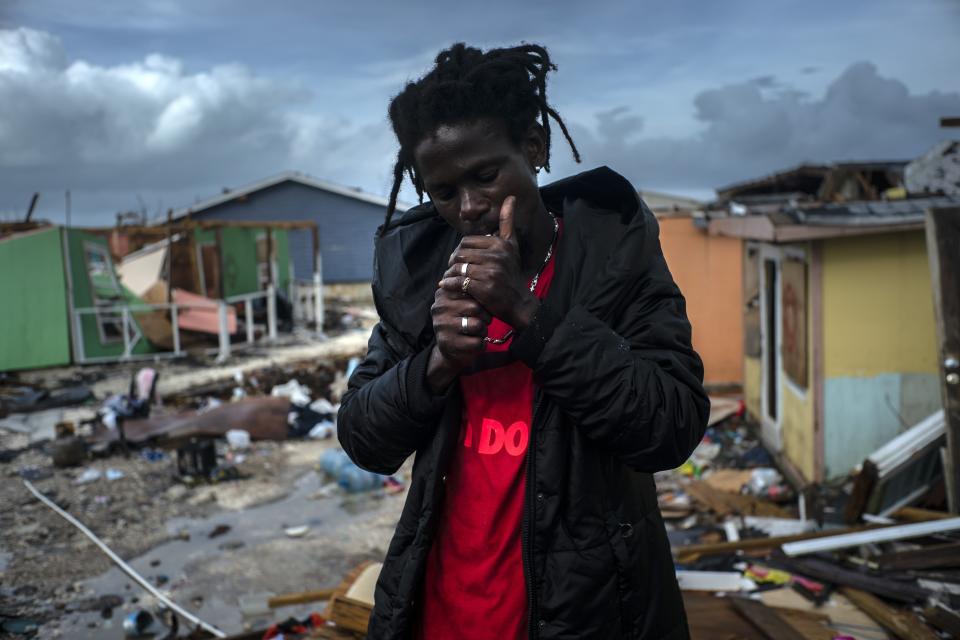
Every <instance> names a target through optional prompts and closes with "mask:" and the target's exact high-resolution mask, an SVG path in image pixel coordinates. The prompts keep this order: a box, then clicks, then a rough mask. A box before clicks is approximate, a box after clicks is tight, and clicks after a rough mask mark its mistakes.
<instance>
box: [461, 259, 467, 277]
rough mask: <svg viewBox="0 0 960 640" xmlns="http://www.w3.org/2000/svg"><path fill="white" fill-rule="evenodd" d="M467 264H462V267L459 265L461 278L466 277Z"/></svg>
mask: <svg viewBox="0 0 960 640" xmlns="http://www.w3.org/2000/svg"><path fill="white" fill-rule="evenodd" d="M468 264H469V263H468V262H464V263H463V264H462V265H460V275H462V276H465V275H467V265H468Z"/></svg>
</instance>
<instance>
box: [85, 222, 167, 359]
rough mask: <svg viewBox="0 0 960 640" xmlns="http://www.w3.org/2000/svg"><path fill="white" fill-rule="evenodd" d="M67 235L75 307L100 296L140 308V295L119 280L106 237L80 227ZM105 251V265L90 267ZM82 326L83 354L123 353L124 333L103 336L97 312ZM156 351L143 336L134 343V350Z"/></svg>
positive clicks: (87, 316) (92, 303)
mask: <svg viewBox="0 0 960 640" xmlns="http://www.w3.org/2000/svg"><path fill="white" fill-rule="evenodd" d="M67 238H68V245H69V250H70V253H69V256H70V277H71V281H72V285H73V304H74V308H78V309H79V308H90V307H94V306H96V300H99V301H100V303H101V304H113V305H120V304H124V303H127V304H129V305H130V309H131V312H132V311H136V310H140V309H141V306H140V305H141V304H142V302H141V301H140V299H139V298H137V297H136V296H135V295H134V294H133V293H131V292H130V291H129V290H128V289H126V288H124V287H123V286H122V285H120V284H119V278H117V276H116V271H115V269H114V266H113V260H112V259H111V258H110V251H109V249H108V247H107V241H106V240H105V239H103V238H101V237H99V236H96V235H93V234H90V233H85V232H83V231H80V230H78V229H68V230H67ZM103 255H105V256H106V258H105V260H104V261H103V263H102V269H90V268H89V266H90V264H91V263H92V262H93V263H95V262H96V261H97V260H99V259H100V258H98V257H97V256H103ZM95 296H96V297H95ZM131 320H132V322H133V324H134V325H136V324H137V323H136V320H135V319H134V318H133V317H132V316H131ZM137 326H139V325H137ZM80 327H81V330H82V333H83V355H84V358H111V357H119V356H122V355H123V336H122V335H116V336H113V337H111V336H109V335H107V336H102V335H101V327H100V323H99V321H98V319H97V314H94V313H87V314H84V315H83V317H82V319H81V321H80ZM153 351H155V349H154V347H153V346H152V345H151V344H150V343H149V342H148V341H147V340H146V338H142V337H141V339H140V340H139V341H137V343H136V345H135V346H134V347H133V353H134V354H144V353H152V352H153Z"/></svg>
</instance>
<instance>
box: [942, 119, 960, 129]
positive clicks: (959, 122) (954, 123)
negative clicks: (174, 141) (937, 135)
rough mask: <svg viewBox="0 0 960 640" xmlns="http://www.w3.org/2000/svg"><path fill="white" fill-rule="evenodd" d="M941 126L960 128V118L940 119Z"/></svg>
mask: <svg viewBox="0 0 960 640" xmlns="http://www.w3.org/2000/svg"><path fill="white" fill-rule="evenodd" d="M940 126H941V127H943V128H947V127H960V118H940Z"/></svg>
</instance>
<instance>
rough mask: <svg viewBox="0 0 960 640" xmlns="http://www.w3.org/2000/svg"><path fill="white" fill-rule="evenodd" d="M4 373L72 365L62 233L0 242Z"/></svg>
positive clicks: (0, 327) (0, 367) (44, 232)
mask: <svg viewBox="0 0 960 640" xmlns="http://www.w3.org/2000/svg"><path fill="white" fill-rule="evenodd" d="M0 300H3V301H4V303H3V306H4V311H3V313H0V336H2V337H0V371H11V370H14V369H34V368H38V367H51V366H56V365H64V364H69V363H70V332H69V324H68V315H69V314H68V311H67V286H66V279H65V277H64V272H63V254H62V250H61V247H60V229H59V228H57V227H54V228H50V229H43V230H41V231H35V232H28V233H25V234H21V235H18V236H13V237H10V238H7V239H5V240H0Z"/></svg>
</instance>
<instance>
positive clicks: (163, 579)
mask: <svg viewBox="0 0 960 640" xmlns="http://www.w3.org/2000/svg"><path fill="white" fill-rule="evenodd" d="M365 342H366V334H364V333H356V334H347V335H344V336H342V337H341V338H335V339H332V340H330V341H327V342H324V343H317V345H307V346H306V347H303V346H301V347H294V346H291V347H288V348H284V347H279V348H277V349H274V350H272V351H269V352H267V353H263V354H260V353H250V354H247V355H245V356H244V357H243V358H239V359H234V360H233V361H232V362H231V363H225V364H224V365H223V366H219V367H218V366H211V365H210V364H207V365H206V366H195V367H191V366H190V365H189V362H188V363H183V362H170V363H162V364H160V365H157V366H158V367H159V368H160V370H161V377H160V385H159V389H160V391H161V394H162V395H163V396H164V408H163V409H160V410H158V411H178V410H181V409H187V408H192V407H195V406H196V405H197V404H198V403H200V402H202V401H203V400H204V399H205V398H210V397H217V398H220V399H221V400H223V401H229V397H230V394H231V392H232V390H233V387H234V386H235V385H236V382H235V381H234V378H235V376H236V375H237V371H241V372H243V373H244V374H245V378H244V382H243V386H244V387H245V389H246V391H247V393H248V395H262V394H268V393H269V390H270V388H271V386H272V385H274V384H282V383H283V382H285V381H287V380H288V379H291V378H298V379H299V380H300V381H301V383H303V384H306V385H307V386H309V387H310V388H311V390H312V393H311V397H312V398H314V399H316V398H320V397H325V398H327V399H331V400H333V401H334V402H335V401H336V398H337V397H338V393H340V392H342V389H343V386H344V380H345V379H344V377H343V375H342V372H343V371H344V369H345V366H346V359H347V358H349V357H351V356H353V355H359V354H361V353H362V350H363V346H364V345H365ZM312 356H319V357H320V358H325V359H322V360H321V359H315V358H314V357H312ZM305 358H306V359H307V360H305ZM134 368H135V365H122V366H120V365H115V366H114V367H113V368H112V369H110V368H99V369H97V368H92V369H91V368H72V369H69V370H63V371H56V372H47V374H46V375H43V376H39V377H37V376H32V377H31V376H19V382H22V383H26V384H36V383H38V382H40V383H42V382H43V381H47V385H46V386H47V387H48V388H56V385H57V384H59V383H58V382H56V381H58V380H61V379H62V380H66V381H68V382H71V383H72V384H77V383H78V382H80V383H84V384H90V383H91V382H93V381H95V383H94V384H92V385H91V388H92V389H93V391H94V394H95V396H96V398H95V400H94V401H92V402H89V403H88V404H87V405H86V406H82V407H75V408H69V409H66V410H53V411H52V412H50V414H49V415H44V414H43V413H42V412H41V413H34V414H19V415H11V416H7V417H6V418H5V419H4V422H5V424H7V425H9V424H10V420H12V421H13V423H14V426H15V427H16V430H12V428H11V427H9V426H8V427H7V428H0V504H2V505H3V509H0V638H3V637H12V638H26V637H37V638H71V639H74V638H76V639H78V640H83V639H85V638H91V639H92V638H103V639H106V640H110V639H113V638H123V637H124V632H123V628H122V623H123V619H124V618H125V617H126V616H127V615H128V614H130V613H131V612H135V611H137V610H138V609H146V610H149V611H151V612H153V611H155V607H156V605H157V602H156V599H155V597H154V596H152V595H150V594H149V593H148V592H146V591H145V590H144V589H143V588H142V587H140V586H139V585H137V584H136V583H135V582H134V581H133V580H132V579H130V578H129V577H128V576H127V575H125V574H124V573H122V572H121V571H120V570H119V569H118V568H116V567H115V565H114V564H113V563H112V562H111V561H110V560H109V559H108V557H107V556H106V555H105V554H104V553H103V552H102V551H101V550H100V549H99V548H98V547H97V546H95V545H94V544H93V543H92V542H91V541H90V540H89V539H88V538H87V537H85V536H84V535H83V534H82V533H81V532H80V531H79V530H77V529H76V528H75V527H74V526H72V525H71V524H69V523H68V522H67V521H66V520H64V519H63V518H61V517H60V516H59V515H57V514H56V513H55V512H54V511H52V510H51V509H49V508H48V507H46V506H45V505H44V504H43V503H41V502H40V501H39V500H37V499H36V498H35V497H34V496H33V495H32V494H31V493H30V492H29V491H28V489H27V488H26V487H25V485H24V482H23V481H24V480H25V479H26V480H30V481H31V482H32V483H33V484H34V486H35V487H36V488H37V489H38V490H39V491H41V492H42V493H43V494H45V495H46V496H48V497H49V498H51V499H52V500H53V501H54V502H56V503H57V504H58V505H59V506H60V507H62V508H64V509H66V510H67V511H68V512H69V513H70V514H72V515H73V516H74V517H76V518H77V519H78V520H80V521H81V522H82V523H83V524H85V525H86V526H88V527H89V528H90V529H91V530H92V531H93V533H95V534H96V535H97V536H98V537H100V538H101V540H102V541H103V542H104V543H106V544H107V545H108V546H109V547H110V548H111V549H112V550H113V551H114V552H115V553H117V554H118V555H119V556H121V557H122V558H123V559H124V560H125V561H127V562H128V563H129V564H130V565H131V566H132V567H133V568H134V569H135V570H136V571H137V572H138V573H140V574H141V575H142V576H143V577H144V578H146V579H147V580H148V581H150V582H151V583H152V584H154V585H156V586H157V587H158V588H159V589H160V590H161V591H162V592H164V593H165V594H167V595H168V596H170V597H171V598H172V599H173V600H174V601H175V602H176V603H178V604H180V605H181V606H183V607H184V608H186V609H187V610H189V611H191V612H193V613H195V614H196V615H197V616H199V617H200V618H201V619H203V620H204V621H205V622H208V623H210V624H213V625H215V626H218V627H219V628H221V629H222V630H223V631H225V632H227V633H238V632H240V631H243V630H247V629H250V628H260V627H262V626H265V625H266V623H268V622H271V621H275V620H283V619H286V618H287V617H290V616H295V617H303V616H304V615H306V614H308V613H309V612H311V611H318V610H322V608H323V606H324V603H322V602H321V603H315V604H308V605H298V606H296V607H287V608H283V609H278V610H275V611H274V612H273V613H272V614H271V615H269V616H259V617H250V616H244V615H242V607H241V606H240V605H241V600H243V599H245V598H246V599H249V598H250V597H251V596H256V595H257V594H261V595H263V594H285V593H292V592H300V591H308V590H316V589H322V588H326V587H332V586H335V585H337V584H338V583H339V582H340V581H341V579H342V578H343V576H344V574H346V573H347V572H348V571H349V570H350V569H352V568H353V567H355V566H356V565H357V564H358V563H360V562H362V561H365V560H381V559H382V558H383V555H384V553H385V550H386V547H387V544H388V542H389V540H390V537H391V535H392V533H393V529H394V526H395V524H396V521H397V519H398V518H399V514H400V510H401V508H402V505H403V499H404V496H405V493H406V481H407V478H408V473H409V471H408V469H407V468H404V469H402V470H401V472H400V473H399V474H398V476H397V478H398V479H399V480H400V482H401V486H400V488H399V489H396V488H392V489H389V490H387V489H379V490H376V491H372V492H367V493H362V494H350V493H347V492H346V491H345V490H344V489H342V488H340V487H338V486H337V485H336V482H335V481H334V479H332V478H327V477H326V476H324V475H323V473H322V472H321V471H320V470H319V464H318V463H319V460H320V457H321V455H322V454H323V452H324V451H326V450H327V449H330V448H333V447H336V446H337V441H336V438H335V436H334V437H332V438H329V439H326V440H310V439H302V440H300V439H297V440H286V441H283V442H254V443H253V444H252V446H251V448H250V449H248V450H246V451H243V452H239V453H240V457H239V458H237V457H236V454H237V453H238V452H229V451H228V449H227V446H226V443H225V442H224V441H220V442H219V444H218V450H219V453H220V455H221V461H223V462H230V463H235V468H236V471H237V474H238V475H239V478H237V479H232V480H229V481H224V482H219V483H208V482H199V483H192V482H185V481H184V479H182V478H180V477H179V476H178V474H177V468H176V459H175V453H174V452H172V451H168V452H165V454H162V455H154V456H153V458H154V459H148V458H149V457H150V456H144V455H143V452H142V451H133V452H131V453H130V454H129V455H128V456H124V455H122V454H119V453H113V454H110V455H108V456H106V457H88V458H87V459H86V460H84V461H83V462H82V463H80V464H79V465H78V466H74V467H69V468H58V467H56V466H54V465H53V463H52V458H51V451H52V441H51V440H48V439H47V438H52V437H53V428H52V425H53V423H54V422H56V421H62V420H66V421H77V423H78V424H79V422H80V421H82V420H84V419H86V418H84V416H85V415H87V416H88V417H89V416H91V415H93V414H94V412H95V411H96V407H97V406H99V404H100V402H102V401H103V398H104V397H105V396H106V395H108V394H109V393H113V392H116V391H119V390H122V389H124V388H125V385H126V384H128V382H127V381H128V380H129V377H130V375H131V372H132V371H133V370H134ZM38 375H39V374H38ZM58 376H59V377H58ZM7 384H11V382H10V381H9V380H8V381H7ZM338 387H339V389H338ZM197 390H199V391H200V392H199V393H195V391H197ZM38 425H40V426H39V427H38ZM227 453H229V456H230V457H229V459H227V458H224V455H225V454H227ZM156 458H159V459H156ZM91 469H95V470H97V471H99V472H100V477H98V478H97V479H94V480H89V481H84V478H85V476H89V475H90V470H91ZM108 476H109V477H112V478H114V479H109V478H108ZM292 527H301V528H302V527H306V528H307V530H306V533H305V534H303V535H299V536H298V537H291V536H289V535H288V534H287V533H286V530H287V529H289V528H292ZM154 631H155V632H156V633H157V635H156V636H155V637H161V636H162V635H163V631H164V630H163V629H162V628H160V627H155V628H154ZM181 631H182V628H181Z"/></svg>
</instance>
